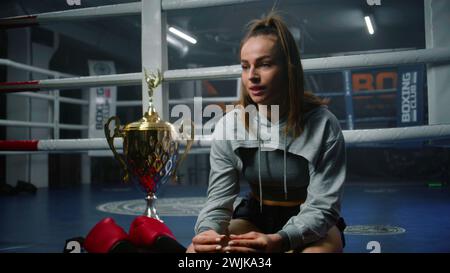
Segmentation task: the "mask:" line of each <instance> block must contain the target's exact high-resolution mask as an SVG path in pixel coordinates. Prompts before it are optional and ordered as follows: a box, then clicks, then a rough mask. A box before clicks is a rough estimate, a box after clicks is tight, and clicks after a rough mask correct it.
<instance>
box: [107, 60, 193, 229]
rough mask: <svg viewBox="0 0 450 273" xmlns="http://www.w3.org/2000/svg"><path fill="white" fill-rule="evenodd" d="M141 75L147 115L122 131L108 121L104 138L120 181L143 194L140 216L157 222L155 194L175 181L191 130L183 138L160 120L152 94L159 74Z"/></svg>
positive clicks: (112, 118) (159, 79) (157, 83)
mask: <svg viewBox="0 0 450 273" xmlns="http://www.w3.org/2000/svg"><path fill="white" fill-rule="evenodd" d="M144 73H145V81H146V82H147V86H148V94H149V106H148V110H147V112H146V113H145V114H144V116H143V117H142V119H141V120H139V121H136V122H132V123H129V124H127V125H125V126H123V127H122V128H120V120H119V117H117V116H113V117H110V118H109V119H108V121H107V122H106V124H105V135H106V139H107V141H108V144H109V147H110V148H111V150H112V152H113V154H114V157H115V159H116V160H117V161H118V162H119V164H120V167H121V168H122V171H123V178H122V179H123V180H124V181H125V182H129V181H130V180H131V181H132V182H134V183H136V184H137V185H139V187H140V188H141V189H142V190H143V191H144V192H145V194H146V197H145V200H146V209H145V212H144V215H145V216H148V217H152V218H155V219H158V220H159V221H161V219H160V218H159V216H158V214H157V212H156V209H155V206H154V201H155V200H156V199H157V198H156V192H157V191H158V188H159V187H160V186H161V185H162V184H165V183H166V182H167V181H168V180H170V179H176V171H177V169H178V167H179V165H180V164H181V162H182V161H183V160H184V158H185V157H186V155H187V153H188V152H189V150H190V148H191V146H192V143H193V130H192V131H191V134H190V137H187V136H186V134H182V133H180V132H178V131H177V130H176V129H175V127H174V126H173V125H172V124H171V123H169V122H165V121H163V120H161V118H160V117H159V115H158V113H157V112H156V109H155V107H154V105H153V90H154V89H155V88H156V87H157V86H158V85H159V84H160V83H161V82H162V76H161V73H160V72H159V71H158V73H157V75H154V74H151V75H150V76H149V75H148V73H147V70H145V68H144ZM113 120H114V121H115V128H114V132H113V135H112V136H111V131H110V129H109V127H110V123H111V122H112V121H113ZM181 128H185V127H184V126H182V127H181ZM183 131H184V130H183ZM116 137H121V138H123V154H119V153H118V152H117V151H116V148H115V147H114V138H116ZM182 140H186V148H185V151H184V153H183V155H182V156H181V158H179V153H178V148H179V144H180V142H181V141H182ZM161 222H162V221H161Z"/></svg>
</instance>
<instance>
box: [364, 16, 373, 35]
mask: <svg viewBox="0 0 450 273" xmlns="http://www.w3.org/2000/svg"><path fill="white" fill-rule="evenodd" d="M364 21H365V22H366V26H367V31H368V32H369V34H370V35H373V34H374V33H375V21H374V20H373V16H371V15H367V16H364Z"/></svg>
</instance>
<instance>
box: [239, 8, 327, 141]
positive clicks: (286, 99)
mask: <svg viewBox="0 0 450 273" xmlns="http://www.w3.org/2000/svg"><path fill="white" fill-rule="evenodd" d="M247 29H248V30H247V33H246V35H245V36H244V38H243V39H242V40H241V45H240V50H239V52H240V51H241V50H242V47H243V45H244V44H245V43H246V42H247V40H248V39H250V38H252V37H256V36H260V35H273V36H275V37H276V38H277V45H278V46H279V47H280V48H279V51H280V52H281V56H282V58H283V59H284V60H283V64H282V65H283V66H284V67H283V68H284V69H283V71H286V72H287V81H288V88H287V90H280V91H281V92H285V93H286V94H283V95H282V96H281V98H282V101H281V105H280V109H287V126H286V133H293V135H294V136H295V137H298V136H299V135H300V134H301V133H302V132H303V128H304V123H305V121H304V115H305V113H307V112H308V111H310V110H312V109H314V108H316V107H318V106H320V105H326V104H327V103H328V101H327V100H323V99H321V98H319V97H317V96H315V95H314V94H312V93H311V92H305V90H304V78H303V67H302V63H301V61H300V52H299V50H298V48H297V44H296V42H295V39H294V37H293V36H292V33H291V32H290V31H289V29H288V27H287V25H286V23H285V22H284V21H283V19H282V18H281V16H279V15H278V14H276V13H275V12H271V13H270V14H269V15H267V16H266V17H264V18H262V19H256V20H252V21H250V22H249V24H248V25H247ZM241 90H242V92H241V96H240V98H239V102H238V104H239V105H241V106H243V107H244V108H245V107H246V106H248V105H251V104H253V105H255V103H254V102H253V101H252V99H251V98H250V96H249V95H248V93H247V91H246V90H245V87H244V85H243V83H241ZM248 119H249V117H248V113H245V118H244V124H245V127H246V128H247V129H248V124H249V120H248Z"/></svg>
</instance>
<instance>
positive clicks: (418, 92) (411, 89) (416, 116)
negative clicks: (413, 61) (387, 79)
mask: <svg viewBox="0 0 450 273" xmlns="http://www.w3.org/2000/svg"><path fill="white" fill-rule="evenodd" d="M424 70H425V68H424V66H423V65H410V66H400V67H399V68H398V82H397V83H398V87H397V126H398V127H406V126H417V125H423V124H424V113H423V112H424V109H423V108H424V102H423V86H424Z"/></svg>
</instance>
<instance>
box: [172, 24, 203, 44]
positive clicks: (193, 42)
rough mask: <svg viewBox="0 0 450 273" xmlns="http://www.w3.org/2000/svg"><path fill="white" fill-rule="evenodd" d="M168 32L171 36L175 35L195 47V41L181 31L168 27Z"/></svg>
mask: <svg viewBox="0 0 450 273" xmlns="http://www.w3.org/2000/svg"><path fill="white" fill-rule="evenodd" d="M169 31H170V32H172V33H173V34H175V35H177V36H178V37H180V38H182V39H184V40H186V41H188V42H189V43H191V44H194V45H195V44H196V43H197V40H196V39H195V38H194V37H192V36H190V35H188V34H186V33H184V32H183V31H181V30H179V29H176V28H174V27H169Z"/></svg>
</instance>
